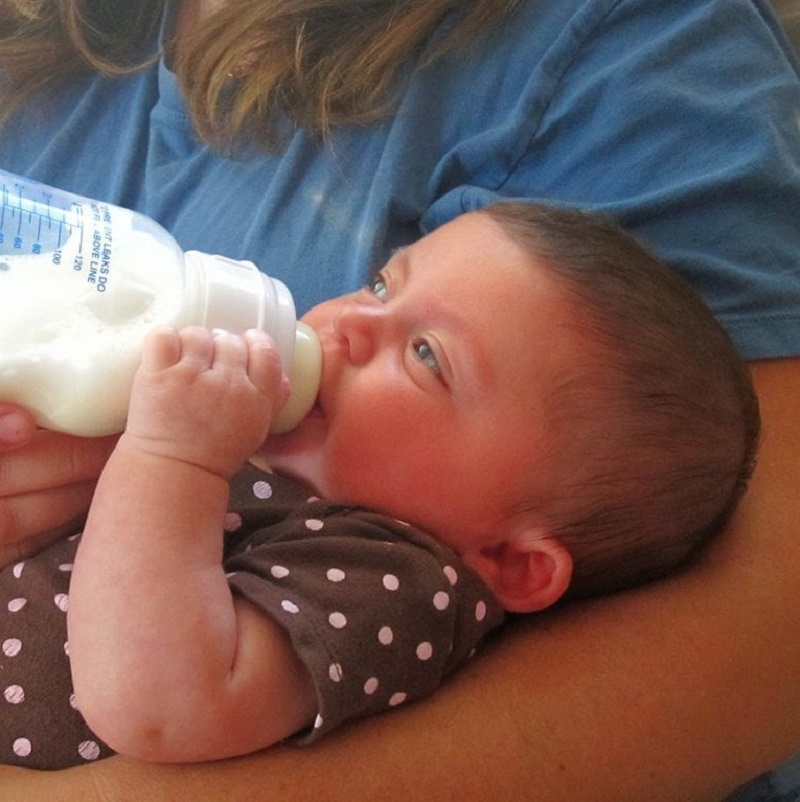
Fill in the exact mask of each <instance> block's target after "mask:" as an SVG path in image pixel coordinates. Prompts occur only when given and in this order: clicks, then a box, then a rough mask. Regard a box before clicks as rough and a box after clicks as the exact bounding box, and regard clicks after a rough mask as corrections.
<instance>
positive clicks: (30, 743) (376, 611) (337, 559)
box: [0, 465, 503, 769]
mask: <svg viewBox="0 0 800 802" xmlns="http://www.w3.org/2000/svg"><path fill="white" fill-rule="evenodd" d="M78 539H79V536H77V535H76V536H75V537H72V538H69V539H65V540H63V541H61V542H59V543H57V544H55V545H54V546H52V547H50V548H48V549H46V550H45V551H43V552H42V553H41V554H39V555H37V556H36V557H34V558H32V559H29V560H26V561H24V562H20V563H17V564H14V565H10V566H8V567H7V568H5V569H4V570H3V571H2V572H0V689H1V690H2V693H3V698H2V699H0V711H2V712H1V713H0V762H2V763H6V764H15V765H20V766H28V767H32V768H40V769H59V768H65V767H67V766H72V765H77V764H81V763H83V762H86V761H91V760H97V759H99V758H103V757H107V756H109V755H110V754H112V752H111V750H110V749H109V748H108V747H107V746H106V745H105V744H104V743H103V742H102V741H100V740H99V739H98V738H97V737H96V736H95V735H94V734H93V733H92V732H91V731H90V730H89V728H88V727H87V726H86V724H85V723H84V721H83V719H82V717H81V715H80V713H79V712H78V711H77V709H76V708H75V705H74V700H73V698H72V683H71V678H70V671H69V659H68V655H69V644H68V643H67V631H66V615H65V613H66V609H67V605H68V600H69V577H70V572H71V568H72V562H73V560H74V557H75V550H76V548H77V541H78ZM223 561H224V565H225V569H226V572H227V573H228V577H229V582H230V585H231V587H232V589H233V590H234V592H236V593H240V594H242V595H243V596H246V597H247V598H248V599H249V600H250V601H251V602H252V603H254V604H255V605H257V606H258V607H260V608H261V609H262V610H263V611H264V612H265V614H267V615H269V616H271V617H272V618H274V619H275V620H276V621H277V622H278V623H279V624H280V625H281V626H283V627H285V629H286V630H287V632H288V633H289V635H290V636H291V639H292V643H293V644H294V647H295V649H296V651H297V653H298V654H299V656H300V657H301V659H302V660H303V661H304V663H305V665H306V666H307V667H308V670H309V671H310V673H311V676H312V677H313V680H314V683H315V686H316V690H317V697H318V705H319V706H318V715H317V718H316V721H315V723H314V726H313V728H311V729H310V730H309V731H308V732H302V733H298V734H297V735H296V736H295V738H294V739H292V740H293V741H294V742H296V743H308V742H310V741H312V740H314V739H316V738H318V737H319V736H320V735H321V734H323V733H326V732H328V731H330V730H332V729H334V728H335V727H337V726H339V725H340V724H342V723H343V722H344V721H346V720H348V719H352V718H356V717H359V716H364V715H368V714H370V713H376V712H379V711H382V710H386V709H389V708H392V707H395V706H397V705H399V704H402V703H404V702H408V701H410V700H413V699H416V698H419V697H421V696H424V695H426V694H428V693H430V692H431V691H432V690H434V689H435V688H436V687H437V686H438V685H439V684H440V682H441V681H442V679H443V677H444V676H445V675H446V674H447V673H449V672H450V671H451V670H452V669H454V668H455V667H456V666H457V665H459V664H460V663H461V662H463V661H464V660H465V659H466V658H467V657H469V656H470V654H471V653H472V652H473V651H474V649H475V647H476V646H477V644H478V643H479V641H480V640H481V639H482V638H483V637H484V636H485V635H486V634H487V633H488V632H489V631H490V630H492V629H494V628H495V627H497V626H498V625H499V624H500V623H501V622H502V620H503V613H502V610H501V609H500V607H499V606H498V605H497V603H496V602H495V601H494V599H493V597H492V596H491V593H490V592H489V591H488V589H487V588H486V587H485V585H483V583H482V582H481V581H480V580H479V579H478V578H477V577H476V576H475V575H474V574H473V573H471V572H470V571H469V570H468V569H467V568H466V567H465V566H464V565H463V564H462V563H461V562H460V561H459V559H458V557H457V556H456V555H455V554H454V553H453V552H452V551H450V550H448V549H446V548H444V547H442V546H440V545H439V544H437V543H436V542H435V541H434V540H433V539H432V538H430V537H429V536H428V535H426V534H424V533H423V532H420V531H419V530H416V529H413V528H412V527H409V526H407V525H406V524H403V523H400V522H398V521H394V520H391V519H389V518H387V517H386V516H383V515H378V514H375V513H372V512H368V511H366V510H363V509H360V508H353V507H343V506H340V505H334V504H330V503H328V502H326V501H322V500H320V499H316V498H311V499H309V498H308V493H307V491H306V490H305V489H304V488H302V487H301V486H299V485H297V484H294V483H292V482H289V481H287V480H286V479H283V478H280V477H276V476H273V475H271V474H267V473H264V472H262V471H259V470H258V469H256V468H255V467H253V466H250V465H248V466H246V467H245V468H244V469H243V470H242V471H241V472H240V473H239V474H238V475H237V476H236V477H235V479H234V481H233V483H232V487H231V503H230V511H229V512H228V515H227V516H226V522H225V550H224V560H223Z"/></svg>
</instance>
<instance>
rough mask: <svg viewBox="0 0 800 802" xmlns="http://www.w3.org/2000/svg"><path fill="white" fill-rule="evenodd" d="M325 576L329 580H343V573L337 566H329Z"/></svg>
mask: <svg viewBox="0 0 800 802" xmlns="http://www.w3.org/2000/svg"><path fill="white" fill-rule="evenodd" d="M325 576H326V577H328V581H329V582H344V578H345V573H344V571H342V570H341V569H339V568H331V569H330V570H329V571H328V573H327V574H325Z"/></svg>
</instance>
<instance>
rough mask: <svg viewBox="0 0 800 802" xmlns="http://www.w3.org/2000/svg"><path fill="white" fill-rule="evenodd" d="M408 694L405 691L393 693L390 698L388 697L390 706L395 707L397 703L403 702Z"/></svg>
mask: <svg viewBox="0 0 800 802" xmlns="http://www.w3.org/2000/svg"><path fill="white" fill-rule="evenodd" d="M407 695H408V694H405V693H393V694H392V696H391V698H390V699H389V705H390V707H397V705H401V704H403V702H405V700H406V697H407Z"/></svg>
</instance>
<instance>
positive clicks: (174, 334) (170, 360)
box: [141, 326, 183, 371]
mask: <svg viewBox="0 0 800 802" xmlns="http://www.w3.org/2000/svg"><path fill="white" fill-rule="evenodd" d="M182 354H183V344H182V342H181V334H180V332H179V331H178V330H177V329H174V328H171V327H169V326H157V327H156V328H154V329H152V330H151V331H149V332H147V334H146V335H145V338H144V341H143V342H142V361H141V367H142V368H143V369H144V370H150V371H159V370H166V369H167V368H170V367H172V366H173V365H175V364H176V363H177V362H178V361H179V360H180V358H181V355H182Z"/></svg>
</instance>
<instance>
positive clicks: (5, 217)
mask: <svg viewBox="0 0 800 802" xmlns="http://www.w3.org/2000/svg"><path fill="white" fill-rule="evenodd" d="M14 189H15V190H16V192H13V191H12V189H11V188H10V187H9V185H8V184H3V195H2V208H0V234H2V232H6V231H7V226H9V227H11V228H12V233H13V247H14V249H15V250H20V251H27V252H30V253H39V252H41V250H42V240H43V238H44V237H49V238H51V239H54V240H55V241H54V242H53V243H52V246H49V247H48V250H50V249H52V250H60V249H61V248H62V247H63V246H64V245H65V243H66V242H67V241H68V240H69V239H70V237H71V236H72V234H73V233H74V232H75V230H76V229H77V230H78V231H79V232H80V233H81V236H79V237H78V255H80V254H81V252H82V250H83V236H82V233H83V220H82V219H81V218H82V217H83V207H82V206H80V205H79V204H74V205H73V206H72V208H71V210H69V212H66V211H65V210H64V209H60V208H58V207H57V206H53V205H52V203H51V198H52V195H51V194H50V193H49V192H42V194H41V196H40V198H38V199H30V198H26V197H25V196H24V195H23V188H22V187H21V186H20V185H18V184H16V185H14ZM2 239H3V240H5V237H3V238H2ZM0 241H2V240H0ZM11 244H12V243H7V245H11Z"/></svg>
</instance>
